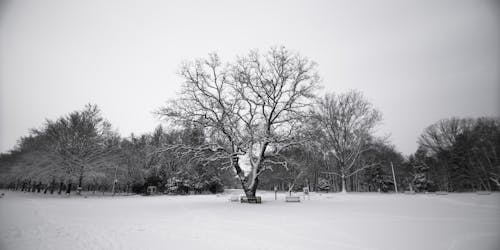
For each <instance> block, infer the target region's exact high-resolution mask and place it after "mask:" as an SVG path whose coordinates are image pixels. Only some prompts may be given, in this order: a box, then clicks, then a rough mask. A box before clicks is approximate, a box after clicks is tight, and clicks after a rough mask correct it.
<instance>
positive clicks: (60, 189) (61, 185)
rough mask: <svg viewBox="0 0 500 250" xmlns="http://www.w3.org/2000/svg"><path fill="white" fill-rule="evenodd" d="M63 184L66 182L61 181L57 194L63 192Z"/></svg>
mask: <svg viewBox="0 0 500 250" xmlns="http://www.w3.org/2000/svg"><path fill="white" fill-rule="evenodd" d="M63 185H64V183H63V182H62V181H60V182H59V191H58V192H57V194H61V193H62V189H63Z"/></svg>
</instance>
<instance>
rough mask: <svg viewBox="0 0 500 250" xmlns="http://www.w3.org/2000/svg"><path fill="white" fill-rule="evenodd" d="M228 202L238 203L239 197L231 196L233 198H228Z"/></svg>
mask: <svg viewBox="0 0 500 250" xmlns="http://www.w3.org/2000/svg"><path fill="white" fill-rule="evenodd" d="M229 201H230V202H239V201H240V196H238V195H233V196H231V197H229Z"/></svg>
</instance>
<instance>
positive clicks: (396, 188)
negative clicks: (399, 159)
mask: <svg viewBox="0 0 500 250" xmlns="http://www.w3.org/2000/svg"><path fill="white" fill-rule="evenodd" d="M391 169H392V178H393V179H394V189H395V191H396V193H397V192H398V184H397V183H396V175H395V174H394V165H392V161H391Z"/></svg>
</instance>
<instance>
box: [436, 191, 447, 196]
mask: <svg viewBox="0 0 500 250" xmlns="http://www.w3.org/2000/svg"><path fill="white" fill-rule="evenodd" d="M436 195H448V192H446V191H437V192H436Z"/></svg>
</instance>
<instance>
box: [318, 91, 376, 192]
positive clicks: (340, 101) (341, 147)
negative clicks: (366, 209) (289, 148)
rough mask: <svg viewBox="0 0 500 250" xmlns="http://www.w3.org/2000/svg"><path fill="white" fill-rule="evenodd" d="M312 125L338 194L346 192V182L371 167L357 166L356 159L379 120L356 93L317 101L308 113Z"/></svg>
mask: <svg viewBox="0 0 500 250" xmlns="http://www.w3.org/2000/svg"><path fill="white" fill-rule="evenodd" d="M312 118H313V123H315V127H316V129H317V130H318V131H320V133H319V136H317V140H318V142H319V143H320V148H321V149H322V150H323V152H324V153H325V155H326V156H332V158H333V161H334V162H333V166H335V168H334V169H332V171H331V172H330V174H334V175H338V176H340V178H341V182H342V192H344V193H345V192H346V179H347V178H348V177H350V176H353V175H354V174H356V173H358V172H360V171H362V170H364V169H366V168H368V167H371V166H374V165H375V164H373V163H366V164H357V163H359V159H360V156H361V155H362V154H363V153H364V152H366V151H367V150H369V149H370V141H371V140H372V139H373V135H372V134H373V129H374V128H375V126H376V125H377V124H378V123H379V122H380V121H381V119H382V116H381V114H380V112H379V111H378V110H376V109H375V108H373V106H372V105H371V103H369V102H368V101H367V100H366V99H365V98H364V97H363V95H362V94H361V92H359V91H349V92H347V93H343V94H339V95H336V94H326V95H325V96H324V97H322V98H320V99H319V100H318V103H317V105H316V106H315V108H314V109H313V111H312Z"/></svg>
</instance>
